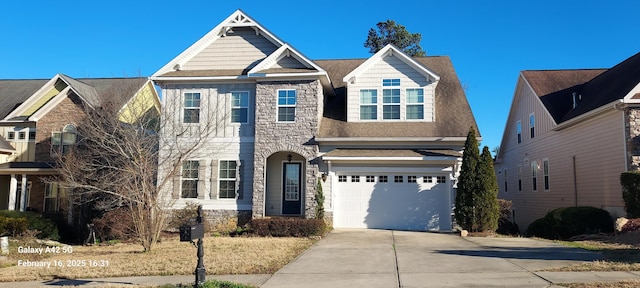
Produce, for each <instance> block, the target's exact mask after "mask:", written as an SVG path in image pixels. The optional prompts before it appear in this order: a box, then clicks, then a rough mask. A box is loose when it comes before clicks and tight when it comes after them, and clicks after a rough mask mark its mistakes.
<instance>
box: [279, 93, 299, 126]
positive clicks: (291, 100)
mask: <svg viewBox="0 0 640 288" xmlns="http://www.w3.org/2000/svg"><path fill="white" fill-rule="evenodd" d="M296 103H297V95H296V90H293V89H287V90H278V122H295V121H296Z"/></svg>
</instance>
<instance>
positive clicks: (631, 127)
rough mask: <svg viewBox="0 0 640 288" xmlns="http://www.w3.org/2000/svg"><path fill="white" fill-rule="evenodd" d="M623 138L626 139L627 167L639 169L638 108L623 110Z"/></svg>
mask: <svg viewBox="0 0 640 288" xmlns="http://www.w3.org/2000/svg"><path fill="white" fill-rule="evenodd" d="M625 122H626V123H625V138H626V139H625V140H626V141H627V142H626V144H627V167H628V169H629V170H639V169H640V109H638V108H627V109H626V110H625Z"/></svg>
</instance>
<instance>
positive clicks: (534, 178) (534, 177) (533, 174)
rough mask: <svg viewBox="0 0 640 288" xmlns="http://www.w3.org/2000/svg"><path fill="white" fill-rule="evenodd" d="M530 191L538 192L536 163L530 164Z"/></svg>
mask: <svg viewBox="0 0 640 288" xmlns="http://www.w3.org/2000/svg"><path fill="white" fill-rule="evenodd" d="M531 182H532V186H531V189H532V190H533V191H537V190H538V163H537V162H536V161H533V162H531Z"/></svg>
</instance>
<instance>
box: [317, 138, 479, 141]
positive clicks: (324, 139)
mask: <svg viewBox="0 0 640 288" xmlns="http://www.w3.org/2000/svg"><path fill="white" fill-rule="evenodd" d="M315 140H316V141H317V142H384V141H391V142H464V141H466V140H467V137H323V138H316V139H315ZM480 140H482V138H481V137H478V141H480Z"/></svg>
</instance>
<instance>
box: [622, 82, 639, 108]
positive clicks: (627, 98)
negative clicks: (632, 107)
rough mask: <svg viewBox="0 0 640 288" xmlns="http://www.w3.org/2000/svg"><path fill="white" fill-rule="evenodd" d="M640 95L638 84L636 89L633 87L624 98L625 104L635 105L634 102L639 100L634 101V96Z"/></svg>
mask: <svg viewBox="0 0 640 288" xmlns="http://www.w3.org/2000/svg"><path fill="white" fill-rule="evenodd" d="M638 93H640V83H638V84H636V86H635V87H633V89H631V91H629V93H627V95H625V96H624V97H623V98H624V102H625V103H627V102H629V103H633V102H638V100H636V99H633V96H635V95H636V94H638Z"/></svg>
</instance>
